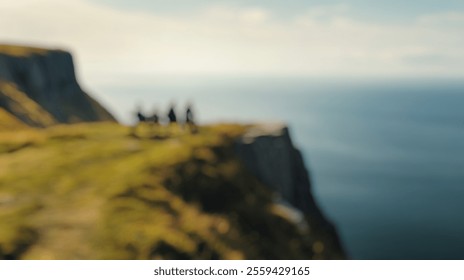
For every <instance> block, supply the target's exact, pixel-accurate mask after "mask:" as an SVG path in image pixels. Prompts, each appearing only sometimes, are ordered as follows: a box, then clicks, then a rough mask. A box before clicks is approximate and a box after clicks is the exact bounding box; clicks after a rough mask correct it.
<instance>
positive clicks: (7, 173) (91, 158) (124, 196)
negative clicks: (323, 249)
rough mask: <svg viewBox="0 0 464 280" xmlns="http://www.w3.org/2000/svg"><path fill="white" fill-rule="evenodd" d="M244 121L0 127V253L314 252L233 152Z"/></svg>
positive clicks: (206, 255)
mask: <svg viewBox="0 0 464 280" xmlns="http://www.w3.org/2000/svg"><path fill="white" fill-rule="evenodd" d="M245 129H246V127H244V126H240V125H232V124H231V125H228V124H222V125H215V126H204V127H199V129H198V132H197V133H195V134H192V133H190V132H189V131H188V130H186V129H184V128H182V127H180V126H171V127H150V126H148V125H144V126H140V127H138V128H137V129H136V130H135V133H134V131H133V129H131V128H129V127H125V126H121V125H118V124H114V123H99V124H78V125H62V126H54V127H50V128H47V129H43V130H37V129H24V130H18V131H16V132H0V258H24V259H163V258H164V259H166V258H168V259H178V258H180V259H185V258H194V259H241V258H311V257H312V256H313V253H312V249H311V248H312V245H313V242H314V239H313V238H308V237H305V238H303V237H302V235H301V233H300V232H298V230H297V228H296V227H295V226H294V225H293V224H291V223H290V222H289V221H288V220H286V219H285V218H283V217H282V216H281V215H276V214H273V211H272V204H273V202H272V194H271V193H270V191H269V190H268V189H267V188H266V187H264V186H262V185H261V184H260V183H259V182H258V181H256V179H255V178H254V177H253V176H251V175H250V174H249V173H248V172H247V171H246V170H244V169H243V167H242V165H241V164H240V162H239V161H238V160H237V159H236V158H235V156H234V152H233V143H234V140H235V139H236V137H238V136H239V135H241V134H243V132H244V131H245ZM289 244H290V245H289ZM292 244H293V245H292ZM316 249H320V246H319V247H317V248H316Z"/></svg>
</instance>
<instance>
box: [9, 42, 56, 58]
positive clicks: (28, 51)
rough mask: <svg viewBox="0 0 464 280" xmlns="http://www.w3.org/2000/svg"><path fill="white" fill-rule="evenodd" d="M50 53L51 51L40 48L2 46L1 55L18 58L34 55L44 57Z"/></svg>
mask: <svg viewBox="0 0 464 280" xmlns="http://www.w3.org/2000/svg"><path fill="white" fill-rule="evenodd" d="M49 51H50V50H49V49H44V48H38V47H29V46H19V45H7V44H0V54H5V55H11V56H17V57H24V56H30V55H34V54H40V55H43V54H46V53H47V52H49Z"/></svg>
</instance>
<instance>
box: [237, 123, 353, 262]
mask: <svg viewBox="0 0 464 280" xmlns="http://www.w3.org/2000/svg"><path fill="white" fill-rule="evenodd" d="M235 147H236V148H235V149H236V151H237V155H238V157H239V158H240V159H241V160H242V162H243V164H244V165H245V166H246V167H247V169H248V170H250V172H251V173H252V174H253V175H254V176H255V177H256V178H257V179H258V180H260V181H261V182H262V183H263V184H264V185H265V186H268V187H269V188H270V189H271V190H272V191H274V192H275V193H276V194H277V197H276V198H275V200H276V201H277V202H278V203H280V204H282V206H283V207H287V208H289V210H288V211H289V213H291V216H293V219H294V221H295V222H296V223H298V224H300V225H302V226H303V228H306V227H307V228H309V232H310V231H311V229H312V230H313V231H314V232H318V233H319V235H320V236H321V239H322V240H324V244H325V245H324V246H326V247H327V248H326V249H327V250H328V251H331V252H338V254H339V256H340V257H342V256H343V255H344V253H343V249H342V246H341V244H340V241H339V237H338V234H337V231H336V229H335V227H334V226H333V224H332V223H331V222H330V221H329V220H328V219H327V218H326V217H325V216H324V215H323V213H322V212H321V210H320V207H319V206H318V205H317V203H316V200H315V199H314V197H313V195H312V192H311V181H310V177H309V175H308V170H307V168H306V166H305V163H304V160H303V157H302V154H301V152H300V151H299V150H298V149H297V148H296V147H295V146H294V144H293V142H292V140H291V137H290V132H289V129H288V127H287V126H286V125H285V124H279V123H268V124H260V125H254V126H251V127H250V128H248V129H247V130H246V132H245V133H244V135H243V136H241V137H240V138H239V139H238V141H237V142H236V145H235ZM313 234H314V233H313Z"/></svg>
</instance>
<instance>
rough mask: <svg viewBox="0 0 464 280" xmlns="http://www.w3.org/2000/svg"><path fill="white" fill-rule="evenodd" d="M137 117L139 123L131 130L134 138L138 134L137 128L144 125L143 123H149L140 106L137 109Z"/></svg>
mask: <svg viewBox="0 0 464 280" xmlns="http://www.w3.org/2000/svg"><path fill="white" fill-rule="evenodd" d="M136 116H137V120H138V122H137V123H136V124H135V125H134V126H133V127H132V129H131V135H133V136H136V135H137V133H136V130H137V127H138V126H139V125H140V124H142V123H145V122H146V121H147V118H146V117H145V115H144V114H143V113H142V109H141V108H140V106H138V107H137V113H136Z"/></svg>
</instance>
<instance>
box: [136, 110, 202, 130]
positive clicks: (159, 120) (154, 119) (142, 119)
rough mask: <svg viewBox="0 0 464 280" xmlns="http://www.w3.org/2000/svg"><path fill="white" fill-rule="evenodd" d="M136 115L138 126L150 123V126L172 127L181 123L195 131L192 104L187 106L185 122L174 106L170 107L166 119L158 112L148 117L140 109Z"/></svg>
mask: <svg viewBox="0 0 464 280" xmlns="http://www.w3.org/2000/svg"><path fill="white" fill-rule="evenodd" d="M136 115H137V120H138V122H137V124H136V126H138V125H139V124H142V123H148V124H150V125H160V124H168V125H171V124H178V123H180V124H182V125H185V126H186V127H188V128H189V129H190V130H191V131H195V121H194V118H193V111H192V105H191V104H187V106H186V109H185V118H184V121H183V122H182V121H181V120H180V119H179V118H178V117H177V114H176V111H175V106H174V104H171V105H170V106H169V110H168V113H167V114H166V116H165V117H163V116H161V115H160V114H159V112H158V110H155V111H154V112H153V113H152V114H151V115H149V116H146V115H145V114H144V113H143V112H142V109H141V108H140V107H139V108H138V109H137V113H136ZM136 126H135V127H136ZM135 127H134V128H135ZM134 132H135V131H134Z"/></svg>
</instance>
